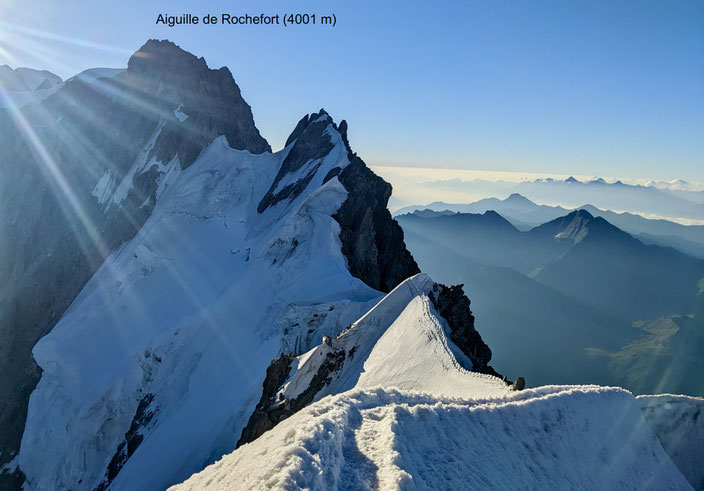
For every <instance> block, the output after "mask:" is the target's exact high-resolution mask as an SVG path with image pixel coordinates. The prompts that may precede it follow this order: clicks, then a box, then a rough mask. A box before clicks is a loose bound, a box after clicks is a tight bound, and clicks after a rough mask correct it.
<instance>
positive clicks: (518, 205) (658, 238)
mask: <svg viewBox="0 0 704 491" xmlns="http://www.w3.org/2000/svg"><path fill="white" fill-rule="evenodd" d="M578 209H583V210H586V211H588V212H589V213H591V214H592V215H593V216H595V217H602V218H605V219H606V220H607V221H609V222H610V223H612V224H614V225H616V226H617V227H619V228H620V229H622V230H623V231H625V232H628V233H629V234H631V235H633V236H634V237H636V238H638V239H640V240H641V241H643V242H644V243H646V244H655V245H660V246H664V247H668V246H669V247H674V248H675V249H678V250H679V251H681V252H684V253H685V254H688V255H691V256H694V257H697V258H704V225H681V224H679V223H675V222H671V221H668V220H662V219H657V220H656V219H649V218H644V217H642V216H640V215H636V214H633V213H625V212H623V213H616V212H613V211H610V210H601V209H599V208H597V207H596V206H593V205H589V204H587V205H583V206H581V207H579V208H578ZM420 210H433V211H450V212H461V213H484V212H486V211H488V210H493V211H496V212H497V213H499V214H500V215H501V216H503V217H504V218H505V219H506V220H508V221H509V222H511V224H513V225H514V226H515V227H516V228H518V229H519V230H524V231H525V230H530V229H531V228H533V227H535V226H538V225H540V224H542V223H545V222H548V221H550V220H554V219H556V218H559V217H561V216H564V215H566V214H568V213H569V212H570V211H573V210H570V209H567V208H563V207H562V206H548V205H538V204H536V203H534V202H533V201H531V200H529V199H528V198H526V197H525V196H523V195H521V194H518V193H514V194H512V195H510V196H509V197H508V198H506V199H503V200H501V199H498V198H485V199H481V200H479V201H475V202H474V203H468V204H452V203H443V202H441V201H438V202H434V203H430V204H428V205H414V206H407V207H404V208H400V209H399V210H397V211H396V212H395V213H394V215H396V216H400V215H403V214H406V213H413V212H417V211H420Z"/></svg>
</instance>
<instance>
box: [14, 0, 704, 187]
mask: <svg viewBox="0 0 704 491" xmlns="http://www.w3.org/2000/svg"><path fill="white" fill-rule="evenodd" d="M159 13H164V14H169V15H180V14H183V13H191V14H193V15H198V16H201V17H202V16H203V15H205V14H207V13H211V14H216V15H218V16H219V15H220V14H221V13H231V14H237V15H240V14H244V13H249V14H252V15H258V14H260V13H265V14H272V15H275V14H284V13H311V14H312V13H315V14H317V15H318V16H320V15H329V14H332V13H334V14H335V15H336V17H337V25H336V27H333V28H331V27H327V26H320V25H316V26H311V25H309V26H298V27H287V28H284V27H283V26H226V25H216V26H207V25H202V24H201V25H197V26H177V27H174V28H169V27H165V26H157V25H155V20H156V18H157V15H158V14H159ZM148 38H160V39H163V38H168V39H170V40H172V41H174V42H176V43H177V44H179V45H180V46H181V47H183V48H184V49H186V50H188V51H191V52H192V53H194V54H196V55H198V56H203V57H205V59H206V61H207V62H208V64H209V65H210V66H211V67H216V68H217V67H220V66H223V65H226V66H228V67H229V68H230V69H231V70H232V72H233V74H234V76H235V80H236V81H237V83H238V84H239V86H240V88H241V89H242V93H243V96H244V97H245V99H246V100H247V101H248V102H249V104H250V105H251V106H252V109H253V112H254V117H255V120H256V122H257V125H258V126H259V128H260V130H261V131H262V133H263V135H264V136H265V137H266V138H267V139H268V140H269V141H270V142H271V144H272V146H273V147H274V149H278V148H281V146H282V145H283V143H284V141H285V139H286V137H287V136H288V134H289V133H290V131H291V130H292V129H293V127H294V126H295V124H296V122H297V121H298V119H300V117H301V116H302V115H304V114H306V113H310V112H313V111H316V110H318V109H319V108H320V107H325V108H326V109H327V110H328V111H329V112H330V113H331V115H332V116H333V117H334V118H335V119H336V120H338V121H339V120H340V119H347V121H348V123H349V125H350V140H351V144H352V147H353V149H354V150H355V151H357V152H358V153H359V154H360V156H361V157H362V158H363V159H364V160H365V161H367V163H369V164H373V165H393V166H410V167H424V168H454V169H486V170H500V171H512V172H521V173H538V174H544V175H551V174H562V175H567V174H578V175H603V176H609V177H623V178H629V177H630V178H639V179H675V178H683V179H687V180H690V181H695V182H704V2H702V1H700V0H691V1H685V0H675V1H667V2H665V1H649V0H622V1H614V0H611V1H601V0H596V1H586V0H585V1H579V0H575V1H568V2H565V1H560V0H550V1H547V0H535V1H530V2H528V1H511V2H509V1H500V0H497V1H491V2H488V1H461V2H460V1H432V2H431V1H427V0H426V1H403V2H402V1H374V2H372V1H366V0H357V1H337V0H327V1H293V0H282V1H272V0H258V1H253V0H252V1H250V0H247V1H233V0H227V1H224V0H223V1H220V0H204V1H201V2H195V1H184V0H169V1H145V0H140V1H137V0H121V1H119V2H114V1H88V0H64V1H62V2H56V1H55V0H32V1H26V0H0V64H4V63H7V64H9V65H11V66H13V67H14V66H30V67H33V68H47V69H49V70H51V71H53V72H55V73H57V74H59V75H61V76H62V77H67V76H70V75H72V74H74V73H77V72H79V71H81V70H83V69H86V68H90V67H95V66H112V67H122V66H126V64H127V60H128V59H129V56H130V54H131V53H132V52H134V51H135V50H136V49H137V48H139V46H141V45H142V44H143V43H144V42H145V41H146V39H148Z"/></svg>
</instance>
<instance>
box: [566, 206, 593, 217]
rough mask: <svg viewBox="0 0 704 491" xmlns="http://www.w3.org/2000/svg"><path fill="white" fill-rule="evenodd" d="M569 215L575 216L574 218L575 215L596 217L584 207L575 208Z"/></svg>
mask: <svg viewBox="0 0 704 491" xmlns="http://www.w3.org/2000/svg"><path fill="white" fill-rule="evenodd" d="M567 216H568V217H573V218H574V217H579V218H587V219H591V218H594V215H592V214H591V213H589V212H588V211H587V210H585V209H584V208H579V209H577V210H574V211H573V212H571V213H569V214H568V215H567Z"/></svg>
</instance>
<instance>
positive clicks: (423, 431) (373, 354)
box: [172, 274, 690, 491]
mask: <svg viewBox="0 0 704 491" xmlns="http://www.w3.org/2000/svg"><path fill="white" fill-rule="evenodd" d="M432 288H433V283H432V281H431V280H430V279H429V278H428V277H427V276H426V275H424V274H420V275H417V276H415V277H413V278H410V279H409V280H406V281H405V282H404V283H402V284H401V285H399V286H398V287H397V288H396V289H395V290H394V291H393V292H391V293H390V294H389V295H387V296H386V297H385V298H384V299H383V300H382V301H381V302H379V303H378V304H377V305H376V306H375V307H374V308H373V309H372V310H370V312H368V313H367V314H366V315H365V316H364V317H362V318H361V319H360V320H359V321H358V322H356V323H355V324H353V325H352V327H351V328H350V329H349V330H347V331H345V332H344V333H343V334H342V335H340V336H339V337H338V338H336V339H334V340H331V342H330V344H329V345H328V344H326V343H324V344H322V345H321V346H319V347H318V348H315V349H314V350H311V352H309V353H306V354H305V355H303V356H301V357H299V358H298V363H297V364H296V367H295V371H294V372H293V373H292V375H291V376H290V379H289V381H288V383H287V384H286V385H285V386H284V388H283V390H282V392H283V394H284V395H286V396H287V397H289V398H293V397H295V396H296V394H297V393H300V392H301V391H302V390H303V388H304V387H305V386H306V385H307V383H309V381H310V378H311V377H310V374H311V373H314V372H315V371H316V370H317V367H318V366H319V365H320V361H319V360H320V359H322V358H324V355H325V352H326V350H339V349H340V348H342V347H344V349H346V350H348V351H347V352H348V357H349V353H350V351H349V350H350V349H351V348H352V347H354V348H355V350H354V353H353V355H352V356H351V362H350V363H345V365H343V367H342V368H341V369H340V371H339V373H337V374H334V375H333V376H332V380H331V381H330V383H329V384H328V386H327V387H326V388H325V389H323V390H322V391H321V392H320V393H319V394H318V395H317V396H316V399H317V402H314V403H313V404H312V405H310V406H308V407H306V408H304V409H303V410H301V411H300V412H298V413H296V414H294V415H293V416H291V417H290V418H288V419H286V420H284V421H283V422H281V423H279V425H277V426H276V427H274V429H272V430H270V431H268V432H266V433H264V434H263V435H262V436H260V437H259V438H258V439H256V440H254V441H253V442H252V443H249V444H246V445H243V446H242V447H240V448H239V449H237V450H236V451H235V452H233V453H231V454H230V455H227V456H225V457H224V458H223V459H221V460H220V461H219V462H217V463H215V464H213V465H211V466H210V467H208V468H206V469H205V470H204V471H202V472H200V473H198V474H196V475H194V476H192V477H191V478H190V479H188V480H187V481H186V482H185V483H183V484H181V485H179V486H175V487H174V488H172V489H173V490H178V491H181V490H201V489H218V490H219V489H271V488H277V489H321V490H324V489H415V488H419V489H487V488H489V489H511V488H516V487H518V488H523V489H537V488H543V489H544V488H551V489H555V488H556V489H580V488H581V489H665V488H667V489H689V488H690V486H689V484H688V483H687V481H686V480H685V479H684V477H683V476H682V474H681V473H680V472H679V470H678V469H677V468H676V467H675V466H674V464H673V463H672V461H671V460H670V458H669V457H668V455H667V454H666V453H665V451H664V450H663V448H662V447H661V445H660V443H659V442H658V439H657V438H656V436H655V435H654V434H653V431H652V430H651V428H650V427H649V425H648V424H647V423H646V422H645V420H644V418H643V415H642V413H641V410H640V408H639V405H638V404H637V403H636V400H635V398H634V397H633V395H632V394H630V393H629V392H627V391H625V390H622V389H618V388H605V387H596V386H563V387H560V386H546V387H540V388H537V389H528V390H525V391H522V392H515V391H511V390H510V389H509V387H508V386H507V385H506V384H505V383H503V382H502V381H500V380H499V379H497V378H495V377H491V376H486V375H480V374H476V373H472V372H467V371H466V370H465V369H464V368H463V367H462V366H461V365H460V363H458V361H457V359H456V358H455V353H456V352H457V351H458V350H456V349H454V350H453V349H452V348H451V346H452V342H451V341H449V340H448V337H447V332H448V328H447V326H446V323H445V322H444V321H443V319H441V318H439V317H438V315H437V313H436V312H435V310H434V308H433V306H432V302H431V301H430V299H429V298H428V293H429V292H430V290H431V289H432ZM307 381H308V382H307ZM326 394H329V395H328V396H327V397H325V395H326Z"/></svg>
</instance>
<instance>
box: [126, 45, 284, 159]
mask: <svg viewBox="0 0 704 491" xmlns="http://www.w3.org/2000/svg"><path fill="white" fill-rule="evenodd" d="M127 67H128V68H127V72H126V82H127V84H129V85H131V86H133V87H135V88H136V90H138V91H140V92H141V93H143V94H145V95H146V96H148V97H149V98H151V99H154V103H155V104H156V106H157V107H160V106H163V105H165V106H167V109H168V110H169V111H175V110H178V111H180V113H182V114H184V115H185V116H187V118H186V119H185V120H184V121H170V122H169V123H168V124H167V127H166V128H165V131H164V132H163V135H162V138H163V140H162V141H161V142H157V152H159V149H161V151H162V152H164V151H166V150H165V149H169V150H171V151H172V150H173V149H176V151H177V152H178V154H179V157H180V158H181V163H182V166H184V167H186V166H188V165H190V163H191V162H192V161H193V160H195V158H196V157H197V156H198V153H199V152H200V150H201V149H202V148H203V146H204V145H205V144H207V143H209V142H210V141H212V140H213V139H214V138H215V137H217V136H220V135H225V137H226V138H227V142H228V143H229V144H230V146H231V147H232V148H235V149H238V150H249V151H250V152H252V153H262V152H270V151H271V147H270V145H269V144H268V143H267V141H266V140H265V139H264V138H263V137H262V136H261V135H260V134H259V130H258V129H257V127H256V126H255V124H254V117H253V116H252V110H251V108H250V106H249V105H248V104H247V103H246V102H245V100H244V99H243V98H242V94H241V93H240V89H239V87H238V86H237V84H236V83H235V80H234V78H233V77H232V73H231V72H230V70H229V69H227V68H226V67H223V68H220V69H217V70H212V69H210V68H208V65H207V64H206V62H205V59H203V58H198V57H196V56H194V55H192V54H191V53H189V52H187V51H184V50H183V49H181V48H180V47H178V46H177V45H176V44H174V43H172V42H170V41H157V40H154V39H152V40H149V41H147V43H146V44H145V45H144V46H142V47H141V48H140V49H139V50H138V51H137V52H136V53H135V54H134V55H132V57H131V58H130V60H129V62H128V65H127Z"/></svg>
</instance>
